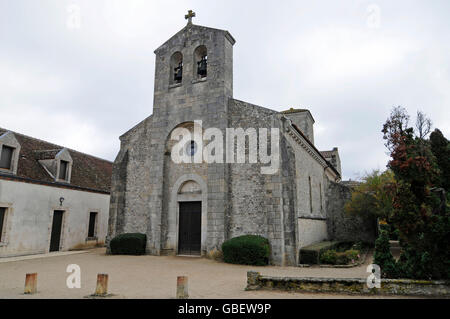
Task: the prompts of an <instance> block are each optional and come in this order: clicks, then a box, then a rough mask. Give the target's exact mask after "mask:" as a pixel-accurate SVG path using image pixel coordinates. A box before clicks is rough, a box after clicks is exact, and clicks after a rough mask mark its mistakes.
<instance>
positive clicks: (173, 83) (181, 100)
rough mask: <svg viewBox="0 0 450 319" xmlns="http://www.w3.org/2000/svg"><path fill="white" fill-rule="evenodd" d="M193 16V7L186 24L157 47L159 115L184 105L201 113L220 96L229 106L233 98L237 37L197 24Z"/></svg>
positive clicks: (157, 100)
mask: <svg viewBox="0 0 450 319" xmlns="http://www.w3.org/2000/svg"><path fill="white" fill-rule="evenodd" d="M193 17H195V12H193V11H191V10H189V12H188V14H187V15H186V16H185V18H186V19H187V20H188V22H187V24H186V26H185V27H184V28H183V29H181V30H180V31H179V32H178V33H176V34H175V35H174V36H172V37H171V38H170V39H169V40H167V41H166V42H165V43H164V44H163V45H161V46H160V47H159V48H158V49H156V50H155V54H156V65H155V88H154V109H153V114H154V115H155V116H159V114H160V112H163V113H166V114H167V113H172V112H173V111H179V110H180V108H183V109H186V108H191V111H192V112H193V113H194V114H195V113H200V114H201V113H202V112H200V111H201V110H203V111H204V110H205V108H207V106H208V105H211V104H212V103H216V102H217V101H218V99H222V107H223V108H226V105H227V100H228V98H231V97H233V45H234V43H235V40H234V38H233V37H232V36H231V34H230V33H229V32H228V31H225V30H219V29H214V28H208V27H204V26H199V25H196V24H193V23H192V18H193ZM218 107H219V106H218ZM219 108H220V107H219ZM224 111H225V109H224Z"/></svg>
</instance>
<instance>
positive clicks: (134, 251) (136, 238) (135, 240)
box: [110, 233, 147, 255]
mask: <svg viewBox="0 0 450 319" xmlns="http://www.w3.org/2000/svg"><path fill="white" fill-rule="evenodd" d="M146 244H147V236H146V235H145V234H139V233H135V234H122V235H118V236H116V237H114V238H113V239H112V240H111V242H110V248H111V254H113V255H143V254H145V246H146Z"/></svg>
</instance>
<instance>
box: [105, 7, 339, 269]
mask: <svg viewBox="0 0 450 319" xmlns="http://www.w3.org/2000/svg"><path fill="white" fill-rule="evenodd" d="M193 16H195V14H194V13H193V12H191V11H190V12H189V14H188V15H187V16H186V19H188V23H187V25H186V26H185V27H184V28H183V29H182V30H180V31H179V32H178V33H176V34H175V35H174V36H173V37H171V38H170V39H169V40H167V41H166V42H165V43H164V44H163V45H161V46H160V47H159V48H158V49H156V51H155V54H156V66H155V86H154V105H153V114H152V115H150V116H149V117H148V118H146V119H144V120H143V121H142V122H140V123H139V124H137V125H136V126H135V127H133V128H132V129H130V130H129V131H128V132H126V133H125V134H123V135H122V136H121V137H120V141H121V147H120V152H119V154H118V155H117V158H116V160H115V162H114V166H113V176H112V186H111V203H110V219H109V229H108V239H107V241H108V242H109V241H110V240H111V239H112V238H113V237H114V236H116V235H118V234H122V233H134V232H139V233H145V234H146V235H147V253H148V254H152V255H169V254H173V255H198V256H208V255H209V254H211V253H213V252H215V251H217V250H220V249H221V245H222V243H223V242H224V241H225V240H227V239H230V238H233V237H236V236H240V235H244V234H257V235H261V236H264V237H266V238H268V239H269V241H270V244H271V251H272V256H271V262H272V264H275V265H297V263H298V257H299V256H298V255H299V250H300V248H301V247H304V246H306V245H309V244H312V243H315V242H320V241H322V240H325V239H328V238H329V231H328V229H327V217H328V212H327V196H329V192H328V191H327V190H328V189H329V185H330V183H335V184H336V183H339V182H340V178H341V177H340V172H341V167H340V165H341V164H340V160H339V153H338V150H337V148H334V149H333V150H331V151H325V152H321V151H319V150H318V149H317V147H316V146H315V144H314V118H313V116H312V114H311V112H310V111H309V110H306V109H292V108H290V109H289V110H287V111H285V112H278V111H274V110H271V109H270V108H265V107H261V106H257V105H254V104H251V103H247V102H243V101H239V100H236V99H234V98H233V45H234V44H235V39H234V38H233V36H232V35H231V34H230V33H229V32H228V31H225V30H219V29H214V28H209V27H204V26H200V25H195V24H193V23H192V17H193ZM198 121H201V124H202V127H201V129H202V130H206V129H208V128H217V129H219V130H221V131H223V132H226V130H227V128H241V129H243V130H244V131H245V132H248V131H247V130H248V129H251V128H254V129H255V130H259V129H261V128H266V129H268V130H269V131H270V130H271V129H274V128H276V129H278V130H279V166H278V167H277V169H276V170H275V172H272V173H271V174H263V173H261V168H262V167H263V166H267V164H262V163H260V162H256V163H255V162H250V161H246V162H244V163H242V162H238V163H229V162H226V161H216V162H213V163H210V162H205V161H200V162H196V163H180V164H178V163H175V162H174V161H173V159H172V156H171V155H172V154H171V153H172V148H173V147H174V141H173V140H172V139H171V133H172V132H173V131H174V130H175V129H176V128H185V129H187V130H189V131H190V132H192V131H193V130H195V125H196V124H195V123H196V122H198ZM224 136H225V133H224ZM247 137H249V136H247ZM216 138H217V137H216ZM245 138H246V137H245V136H244V139H245ZM244 143H245V151H246V152H247V151H249V143H250V142H248V143H247V142H244ZM195 148H196V144H195V143H193V142H192V141H189V142H188V143H187V144H186V151H189V152H192V154H194V153H195V151H196V149H195ZM192 154H191V155H192ZM238 155H239V154H238Z"/></svg>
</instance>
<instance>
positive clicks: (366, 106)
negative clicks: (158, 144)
mask: <svg viewBox="0 0 450 319" xmlns="http://www.w3.org/2000/svg"><path fill="white" fill-rule="evenodd" d="M371 4H376V5H377V6H378V7H379V9H380V12H379V13H380V17H379V18H380V20H379V22H380V24H379V27H377V28H370V27H369V25H368V18H369V15H370V14H371V12H372V13H373V11H370V10H369V11H368V8H369V5H371ZM71 5H75V6H78V7H79V15H80V25H79V28H73V27H68V21H70V18H71V14H73V13H74V11H73V10H71V9H70V6H71ZM188 9H193V10H194V11H196V12H197V17H196V18H195V19H194V23H198V24H201V25H206V26H210V27H214V28H222V29H226V30H229V31H230V32H231V33H232V34H233V36H234V37H235V38H236V40H237V43H236V45H235V46H234V96H235V98H238V99H242V100H245V101H248V102H251V103H254V104H259V105H262V106H265V107H270V108H273V109H275V110H285V109H288V108H290V107H305V108H309V109H310V110H311V112H312V113H313V116H314V118H315V119H316V126H315V133H316V137H315V142H316V145H317V147H318V148H319V149H331V148H332V147H334V146H337V147H339V151H340V155H341V159H342V166H343V172H344V178H356V177H357V176H358V175H360V174H361V173H362V172H364V171H370V170H371V169H375V168H381V169H382V168H384V166H385V165H386V163H387V156H386V154H385V148H384V145H383V140H382V135H381V132H380V131H381V127H382V124H383V122H384V121H385V120H386V118H387V117H388V115H389V112H390V109H391V107H393V106H396V105H403V106H405V107H406V108H407V110H408V112H409V113H410V114H411V115H412V116H413V115H414V114H415V113H416V111H417V110H422V111H424V112H425V113H426V114H427V115H428V116H429V117H431V119H432V120H433V123H434V124H435V127H439V128H440V129H441V130H442V131H443V133H444V134H445V135H446V136H447V137H450V116H449V112H448V107H449V105H450V44H449V43H450V38H449V34H450V22H449V21H450V19H449V18H450V17H449V15H450V4H449V3H448V2H447V1H433V3H422V2H419V1H395V2H393V1H382V0H379V1H376V2H373V1H366V0H355V1H345V2H342V1H339V2H337V1H320V2H310V1H299V0H295V1H283V2H279V1H262V2H260V1H245V2H243V1H237V0H230V1H227V2H216V1H206V0H192V1H190V0H183V1H174V0H170V1H144V0H131V1H122V0H99V1H90V0H67V1H57V2H55V1H50V0H41V1H39V2H36V1H25V0H18V1H3V2H0V114H1V117H0V126H2V127H6V128H10V129H13V130H16V131H18V132H22V133H24V134H28V135H31V136H34V137H37V138H41V139H45V140H48V141H50V142H54V143H57V144H62V145H65V146H67V147H70V148H74V149H77V150H79V151H83V152H86V153H90V154H93V155H96V156H99V157H104V158H107V159H109V160H113V159H114V157H115V155H116V153H117V151H118V148H119V140H118V137H119V136H120V135H121V134H123V133H124V132H126V131H127V130H128V129H130V128H131V127H133V126H134V125H135V124H137V123H138V122H140V121H141V120H143V119H144V118H146V117H147V116H148V115H150V114H151V112H152V103H153V83H154V81H153V77H154V60H155V59H154V54H153V51H154V50H155V49H156V48H157V47H158V46H159V45H161V44H162V43H164V42H165V41H166V40H167V39H168V38H169V37H171V36H172V35H173V34H175V33H176V32H177V31H179V30H180V29H181V28H182V27H183V26H184V25H185V23H186V22H185V20H184V19H183V18H184V14H185V13H186V11H187V10H188Z"/></svg>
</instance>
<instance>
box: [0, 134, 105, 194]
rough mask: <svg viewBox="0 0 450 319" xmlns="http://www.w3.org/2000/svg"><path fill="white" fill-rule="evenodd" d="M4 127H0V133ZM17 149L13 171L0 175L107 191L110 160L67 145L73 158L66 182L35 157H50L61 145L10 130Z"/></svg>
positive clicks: (53, 184) (55, 184)
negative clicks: (70, 173)
mask: <svg viewBox="0 0 450 319" xmlns="http://www.w3.org/2000/svg"><path fill="white" fill-rule="evenodd" d="M6 132H8V130H6V129H4V128H0V136H1V135H3V134H4V133H6ZM11 132H12V133H14V136H15V137H16V139H17V141H18V142H19V144H20V146H21V149H20V154H19V163H18V168H17V174H16V175H14V176H11V175H8V174H0V178H3V179H5V178H6V179H14V178H15V177H16V178H19V179H21V180H24V181H29V182H42V183H43V184H51V185H52V186H61V187H69V188H78V189H80V190H83V189H84V190H89V191H98V192H102V193H109V192H110V187H111V174H112V163H111V162H110V161H107V160H103V159H100V158H97V157H95V156H91V155H87V154H84V153H81V152H77V151H75V150H72V149H69V148H67V150H68V151H69V153H70V156H71V157H72V160H73V165H72V175H71V179H70V184H65V183H59V182H55V181H54V179H53V178H52V177H51V176H50V175H49V174H48V173H47V171H46V170H45V169H44V168H43V167H42V165H41V164H39V162H38V160H41V159H52V158H55V155H56V154H57V153H58V152H59V151H60V150H62V149H63V148H64V147H63V146H59V145H56V144H52V143H49V142H45V141H42V140H39V139H36V138H33V137H29V136H26V135H23V134H20V133H17V132H13V131H11Z"/></svg>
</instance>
